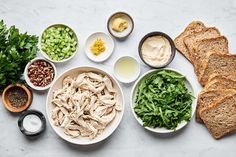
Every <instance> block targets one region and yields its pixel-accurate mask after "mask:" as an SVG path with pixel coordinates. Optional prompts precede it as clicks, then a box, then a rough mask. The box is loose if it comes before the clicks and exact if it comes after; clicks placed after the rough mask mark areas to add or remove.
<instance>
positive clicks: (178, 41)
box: [174, 21, 205, 61]
mask: <svg viewBox="0 0 236 157" xmlns="http://www.w3.org/2000/svg"><path fill="white" fill-rule="evenodd" d="M204 28H205V26H204V24H203V23H202V22H201V21H193V22H191V23H190V24H189V25H188V26H187V27H186V28H185V30H184V32H182V33H181V34H180V35H179V36H177V37H176V38H175V40H174V43H175V47H176V48H177V50H178V51H179V52H180V53H182V55H184V56H185V57H186V58H187V59H188V60H189V61H190V58H189V53H188V50H187V48H186V46H185V44H184V41H183V39H184V38H185V37H186V36H188V35H190V34H193V33H196V32H200V31H202V30H203V29H204Z"/></svg>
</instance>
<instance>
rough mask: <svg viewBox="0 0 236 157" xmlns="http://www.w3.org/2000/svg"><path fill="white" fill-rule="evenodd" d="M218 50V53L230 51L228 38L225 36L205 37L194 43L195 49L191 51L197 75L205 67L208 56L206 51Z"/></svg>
mask: <svg viewBox="0 0 236 157" xmlns="http://www.w3.org/2000/svg"><path fill="white" fill-rule="evenodd" d="M209 50H212V51H216V52H218V53H223V54H226V53H229V48H228V40H227V39H226V37H224V36H220V37H217V38H211V39H203V40H200V41H198V42H196V43H195V44H194V50H193V51H192V53H191V59H192V63H193V65H194V71H195V73H196V75H197V76H199V75H200V71H202V70H203V69H202V68H203V66H202V65H203V61H204V60H205V58H206V53H207V52H208V51H209Z"/></svg>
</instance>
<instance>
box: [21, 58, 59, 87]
mask: <svg viewBox="0 0 236 157" xmlns="http://www.w3.org/2000/svg"><path fill="white" fill-rule="evenodd" d="M37 60H43V61H45V62H47V63H49V64H51V65H52V67H53V70H54V78H53V81H52V82H51V83H49V84H48V85H46V86H44V87H40V86H35V85H33V83H31V82H30V80H29V77H28V68H29V66H30V65H31V64H32V63H33V62H35V61H37ZM56 76H57V70H56V67H55V65H54V64H53V63H51V62H49V61H48V60H46V59H44V58H41V57H37V58H34V59H32V60H31V61H30V62H29V63H28V64H27V65H26V66H25V70H24V78H25V81H26V83H27V84H28V85H29V86H30V87H31V88H32V89H35V90H38V91H43V90H47V89H48V88H50V87H51V85H52V83H53V82H54V80H55V79H56Z"/></svg>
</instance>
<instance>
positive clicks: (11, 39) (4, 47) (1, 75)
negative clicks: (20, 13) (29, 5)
mask: <svg viewBox="0 0 236 157" xmlns="http://www.w3.org/2000/svg"><path fill="white" fill-rule="evenodd" d="M37 43H38V37H37V36H35V35H28V34H27V33H24V34H22V33H20V32H19V30H18V29H17V28H16V27H15V26H11V27H10V28H9V29H7V27H6V25H5V24H4V22H3V20H1V21H0V92H2V91H3V90H4V88H5V87H6V86H7V85H8V84H11V83H13V84H14V83H17V82H21V81H22V80H20V78H21V76H22V73H23V72H24V68H25V66H26V64H27V63H28V62H29V61H30V60H31V59H33V58H35V57H36V53H37V51H38V47H37Z"/></svg>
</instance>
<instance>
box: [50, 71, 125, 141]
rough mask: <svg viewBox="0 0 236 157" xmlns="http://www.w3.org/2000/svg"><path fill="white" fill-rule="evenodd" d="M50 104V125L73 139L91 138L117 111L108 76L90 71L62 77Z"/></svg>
mask: <svg viewBox="0 0 236 157" xmlns="http://www.w3.org/2000/svg"><path fill="white" fill-rule="evenodd" d="M51 103H52V104H53V107H54V109H53V111H52V114H51V117H52V119H53V121H54V125H55V126H58V127H61V128H62V129H63V130H64V133H65V134H66V135H69V136H71V137H74V138H76V137H79V136H82V137H89V138H90V139H93V138H95V137H96V136H97V135H98V134H100V133H102V131H103V130H104V129H105V128H106V126H107V125H108V124H109V123H111V122H112V121H113V119H114V118H115V116H116V114H117V112H120V111H121V106H120V105H119V104H118V103H117V91H116V89H115V88H114V87H113V84H112V81H111V79H110V78H109V77H108V76H106V75H105V76H104V75H101V74H97V73H94V72H87V73H81V74H79V75H78V76H77V77H76V78H71V77H70V76H67V77H65V78H64V80H63V82H62V88H61V89H58V90H56V91H54V93H53V99H52V102H51Z"/></svg>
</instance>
